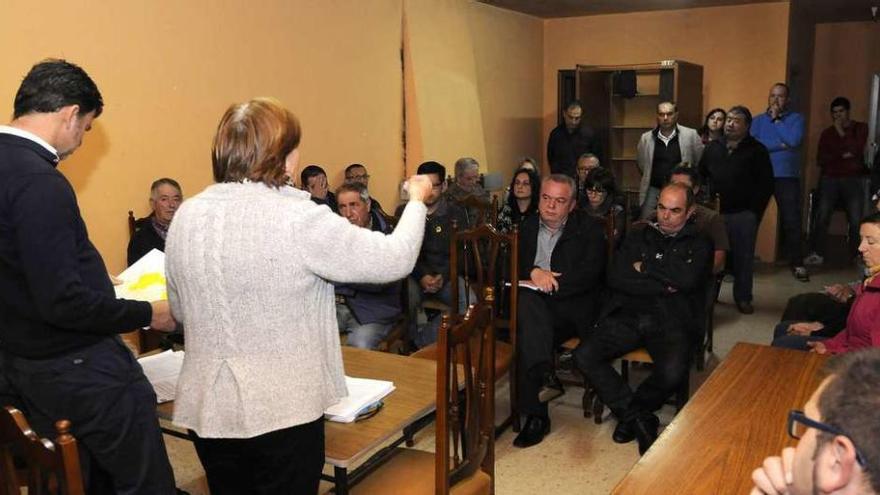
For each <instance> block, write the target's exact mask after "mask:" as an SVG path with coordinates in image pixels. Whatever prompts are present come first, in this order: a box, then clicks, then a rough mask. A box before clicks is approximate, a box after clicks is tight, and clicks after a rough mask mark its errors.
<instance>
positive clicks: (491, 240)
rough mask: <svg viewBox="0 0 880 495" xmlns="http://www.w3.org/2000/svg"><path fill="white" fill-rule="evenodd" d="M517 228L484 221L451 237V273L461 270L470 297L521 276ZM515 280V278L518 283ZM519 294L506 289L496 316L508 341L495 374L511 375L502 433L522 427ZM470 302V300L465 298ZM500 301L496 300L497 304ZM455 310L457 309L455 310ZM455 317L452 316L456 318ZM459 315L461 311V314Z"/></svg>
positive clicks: (425, 351) (423, 352) (454, 283)
mask: <svg viewBox="0 0 880 495" xmlns="http://www.w3.org/2000/svg"><path fill="white" fill-rule="evenodd" d="M518 239H519V237H518V232H517V229H514V230H513V231H512V232H510V233H507V234H502V233H499V232H498V231H496V230H495V228H494V227H492V226H490V225H481V226H480V227H478V228H476V229H471V230H463V231H455V232H454V233H453V235H452V236H451V237H450V247H449V266H450V272H451V274H461V277H462V279H463V280H464V283H465V289H466V290H465V294H467V297H470V295H471V294H472V293H473V294H477V295H479V296H478V300H480V301H485V299H486V289H492V292H493V294H495V293H498V292H499V291H500V292H501V293H504V291H503V284H504V283H505V282H507V281H516V280H519V266H518V263H519V257H518V250H519V244H518ZM515 283H516V282H513V284H515ZM450 292H451V295H452V304H451V305H450V306H451V308H458V307H459V299H458V292H459V277H458V276H454V277H453V276H450ZM518 298H519V295H518V292H517V291H516V290H513V289H512V288H511V289H510V290H508V291H507V297H505V298H504V300H503V302H504V306H505V309H506V310H507V312H508V317H507V318H495V319H494V320H493V321H494V324H495V326H496V329H506V330H507V333H508V340H509V341H508V342H505V341H499V342H498V343H497V344H496V346H495V377H496V378H500V377H502V376H504V374H507V375H508V376H509V378H510V415H508V416H507V417H506V418H505V419H504V421H502V423H501V424H500V425H498V428H497V433H498V434H501V432H502V431H504V430H505V429H506V428H507V427H508V426H512V427H513V430H514V431H519V427H520V425H519V411H518V409H517V407H516V404H517V391H516V369H515V366H516V362H515V358H514V352H515V349H516V319H517V317H516V309H517V301H518ZM466 302H467V303H470V302H471V301H466ZM497 306H498V304H493V307H497ZM453 313H454V311H453ZM455 318H456V317H453V321H455ZM458 318H460V315H459V316H458ZM437 352H438V347H437V346H436V345H429V346H427V347H424V348H422V349H419V350H418V351H416V352H415V353H413V354H412V355H413V356H414V357H419V358H423V359H437Z"/></svg>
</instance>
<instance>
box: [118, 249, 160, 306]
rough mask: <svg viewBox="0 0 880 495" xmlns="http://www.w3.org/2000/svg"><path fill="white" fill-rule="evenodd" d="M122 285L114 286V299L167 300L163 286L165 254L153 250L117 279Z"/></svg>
mask: <svg viewBox="0 0 880 495" xmlns="http://www.w3.org/2000/svg"><path fill="white" fill-rule="evenodd" d="M117 278H118V279H120V280H122V284H120V285H117V286H115V287H114V288H115V289H116V297H118V298H122V299H133V300H135V301H146V302H152V301H161V300H164V299H168V289H167V288H166V284H165V253H163V252H162V251H159V250H158V249H153V250H151V251H150V252H149V253H147V254H145V255H144V257H143V258H141V259H139V260H137V261H136V262H135V263H134V264H133V265H131V266H130V267H128V268H126V270H125V271H124V272H122V273H120V274H119V276H118V277H117Z"/></svg>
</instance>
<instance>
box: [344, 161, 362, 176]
mask: <svg viewBox="0 0 880 495" xmlns="http://www.w3.org/2000/svg"><path fill="white" fill-rule="evenodd" d="M358 167H360V168H362V169H364V170H366V169H367V167H365V166H363V165H361V164H360V163H352V164H351V165H349V166H347V167H345V176H346V177H348V174H349V173H350V172H351V171H352V170H354V169H356V168H358Z"/></svg>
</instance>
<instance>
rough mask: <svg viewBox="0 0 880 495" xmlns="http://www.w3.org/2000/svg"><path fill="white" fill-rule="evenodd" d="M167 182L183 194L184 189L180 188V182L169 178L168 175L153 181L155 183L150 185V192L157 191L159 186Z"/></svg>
mask: <svg viewBox="0 0 880 495" xmlns="http://www.w3.org/2000/svg"><path fill="white" fill-rule="evenodd" d="M165 184H168V185H169V186H171V187H173V188H174V189H177V192H179V193H181V194H183V189H181V188H180V184H178V183H177V181H176V180H174V179H171V178H168V177H162V178H161V179H156V180H155V181H153V184H152V185H150V194H152V193H154V192H156V190H157V189H159V187H161V186H163V185H165Z"/></svg>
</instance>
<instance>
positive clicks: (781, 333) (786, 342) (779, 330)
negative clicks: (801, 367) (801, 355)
mask: <svg viewBox="0 0 880 495" xmlns="http://www.w3.org/2000/svg"><path fill="white" fill-rule="evenodd" d="M800 321H803V320H800ZM792 323H795V321H780V322H779V323H778V324H776V328H774V329H773V342H771V343H770V345H771V346H773V347H782V348H785V349H795V350H798V351H808V350H810V346H808V345H807V342H815V341H817V340H825V339H827V338H828V337H821V336H818V335H815V334H814V335H788V334H787V333H786V332H788V326H789V325H791V324H792Z"/></svg>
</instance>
